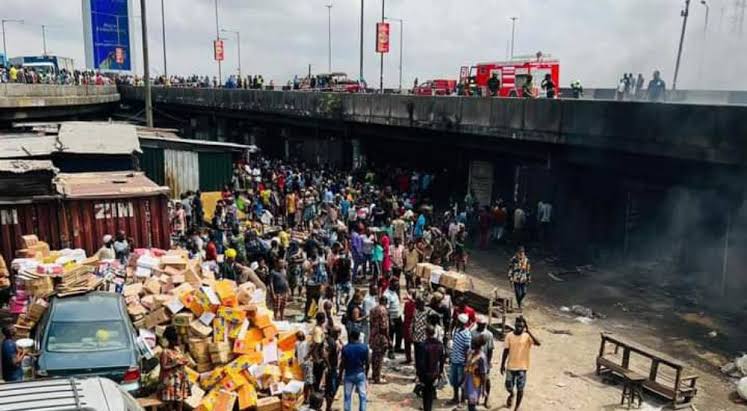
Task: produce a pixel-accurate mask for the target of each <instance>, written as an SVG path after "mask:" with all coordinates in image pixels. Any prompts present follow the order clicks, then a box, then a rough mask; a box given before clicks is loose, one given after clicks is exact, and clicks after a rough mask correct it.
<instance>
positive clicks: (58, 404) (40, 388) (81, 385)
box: [0, 377, 144, 411]
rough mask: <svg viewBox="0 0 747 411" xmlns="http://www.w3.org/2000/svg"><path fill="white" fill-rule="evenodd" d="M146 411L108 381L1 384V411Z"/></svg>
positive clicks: (47, 381)
mask: <svg viewBox="0 0 747 411" xmlns="http://www.w3.org/2000/svg"><path fill="white" fill-rule="evenodd" d="M22 410H35V411H57V410H59V411H63V410H64V411H68V410H80V411H144V410H143V407H141V406H140V405H139V404H138V403H137V401H136V400H135V399H134V398H132V396H131V395H130V394H129V393H127V391H125V390H123V389H122V388H121V387H120V386H118V385H117V384H116V383H115V382H114V381H112V380H108V379H106V378H99V377H92V378H84V379H77V378H59V379H43V380H34V381H23V382H9V383H5V384H0V411H22Z"/></svg>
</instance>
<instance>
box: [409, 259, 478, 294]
mask: <svg viewBox="0 0 747 411" xmlns="http://www.w3.org/2000/svg"><path fill="white" fill-rule="evenodd" d="M415 276H417V277H418V278H420V279H422V280H423V281H425V282H426V283H431V284H434V285H437V286H439V285H440V286H443V287H446V288H448V289H450V290H454V291H459V292H462V293H466V292H468V291H471V290H472V279H471V278H470V277H469V276H468V275H467V274H464V273H459V272H456V271H447V270H444V268H443V267H441V266H440V265H435V264H431V263H418V265H417V266H416V267H415Z"/></svg>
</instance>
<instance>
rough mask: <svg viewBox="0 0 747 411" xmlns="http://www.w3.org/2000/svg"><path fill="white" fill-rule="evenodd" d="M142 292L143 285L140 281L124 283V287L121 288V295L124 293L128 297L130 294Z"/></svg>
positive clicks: (140, 293)
mask: <svg viewBox="0 0 747 411" xmlns="http://www.w3.org/2000/svg"><path fill="white" fill-rule="evenodd" d="M142 294H143V285H142V284H140V283H134V284H128V285H125V286H124V289H123V290H122V295H124V296H125V297H129V296H131V295H142Z"/></svg>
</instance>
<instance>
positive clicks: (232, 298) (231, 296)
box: [213, 280, 239, 307]
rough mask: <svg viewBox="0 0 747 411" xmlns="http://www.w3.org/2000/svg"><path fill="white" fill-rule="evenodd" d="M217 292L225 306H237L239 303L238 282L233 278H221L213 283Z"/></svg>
mask: <svg viewBox="0 0 747 411" xmlns="http://www.w3.org/2000/svg"><path fill="white" fill-rule="evenodd" d="M213 289H214V290H215V293H216V294H217V295H218V298H219V299H220V303H221V304H222V305H224V306H228V307H235V306H237V305H238V304H239V301H238V298H237V296H236V283H235V282H234V281H231V280H220V281H216V282H215V284H214V285H213Z"/></svg>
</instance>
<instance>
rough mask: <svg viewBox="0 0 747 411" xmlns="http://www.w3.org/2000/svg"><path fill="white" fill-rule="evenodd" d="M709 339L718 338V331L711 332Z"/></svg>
mask: <svg viewBox="0 0 747 411" xmlns="http://www.w3.org/2000/svg"><path fill="white" fill-rule="evenodd" d="M708 337H710V338H716V337H718V333H717V332H716V331H711V332H709V333H708Z"/></svg>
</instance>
